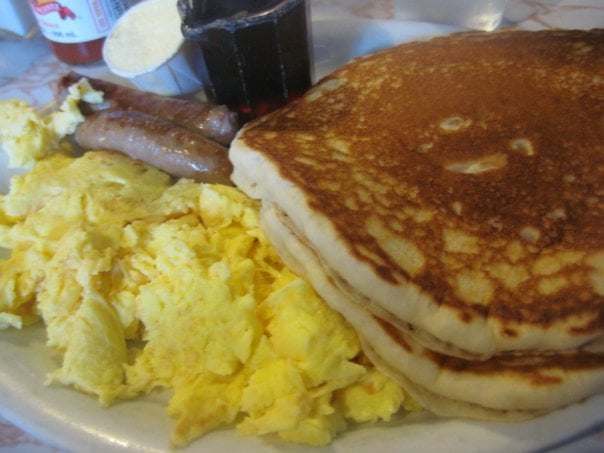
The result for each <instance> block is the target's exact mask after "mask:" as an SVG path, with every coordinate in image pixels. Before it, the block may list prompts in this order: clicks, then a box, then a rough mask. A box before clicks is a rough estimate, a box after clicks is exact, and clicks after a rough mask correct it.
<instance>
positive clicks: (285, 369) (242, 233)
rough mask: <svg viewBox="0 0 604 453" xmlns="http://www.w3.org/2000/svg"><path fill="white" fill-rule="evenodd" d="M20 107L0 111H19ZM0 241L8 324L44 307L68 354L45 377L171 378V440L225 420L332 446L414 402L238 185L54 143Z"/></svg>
mask: <svg viewBox="0 0 604 453" xmlns="http://www.w3.org/2000/svg"><path fill="white" fill-rule="evenodd" d="M11 105H12V106H11V107H7V105H4V106H0V116H1V117H2V118H4V119H5V120H6V118H8V117H10V116H11V115H15V116H20V115H21V114H22V113H23V108H24V106H23V105H22V104H20V103H16V104H11ZM29 118H32V117H31V116H30V117H29ZM28 121H29V120H28ZM4 124H6V123H3V124H2V125H0V127H2V132H3V133H4ZM49 124H50V123H49V122H48V121H47V120H44V121H42V122H36V121H34V122H33V123H27V124H26V125H25V126H23V129H22V131H21V132H19V131H18V130H17V129H14V131H13V135H12V137H14V139H13V138H11V140H16V142H18V143H20V145H19V146H20V149H21V151H19V153H18V155H17V158H16V159H15V160H16V161H17V162H20V163H23V162H29V163H31V162H32V161H33V160H39V159H41V158H40V150H41V147H39V146H38V144H39V143H44V146H49V145H48V143H49V142H47V141H45V140H46V139H39V137H43V136H44V133H45V132H44V131H46V132H48V130H55V129H53V126H49ZM40 128H42V130H40ZM49 134H50V135H53V134H54V132H53V133H49ZM3 136H4V137H6V136H5V135H3ZM55 137H56V135H55ZM53 140H54V139H53ZM51 141H52V140H51ZM53 143H55V144H56V145H57V146H54V149H55V150H56V149H60V147H61V146H60V144H58V143H57V142H53ZM27 149H29V150H30V151H31V153H34V154H37V156H36V157H31V156H29V157H28V153H27ZM42 154H45V152H42ZM0 247H4V248H7V249H10V250H11V253H10V257H9V258H8V259H3V260H2V259H0V329H2V328H21V327H22V326H24V325H27V324H30V323H33V322H35V321H36V320H38V319H42V320H43V322H44V323H45V324H46V327H47V332H48V345H49V346H50V347H52V348H54V349H56V350H58V351H59V352H60V353H61V356H62V364H61V366H60V368H59V369H57V370H55V371H54V372H53V373H51V375H50V376H49V377H48V382H49V383H51V384H52V383H55V384H56V383H58V384H63V385H68V386H73V387H74V388H76V389H78V390H80V391H83V392H86V393H89V394H92V395H95V396H97V397H98V399H99V401H100V403H101V404H103V405H110V404H111V403H112V402H114V401H115V400H117V399H125V398H134V397H136V396H138V395H141V394H146V393H149V392H152V391H154V390H158V389H169V390H171V392H172V393H171V395H172V396H171V399H170V402H169V406H168V412H169V414H170V415H171V416H172V417H173V418H174V419H175V427H174V430H173V434H172V443H173V444H174V445H176V446H182V445H186V444H187V443H189V442H190V441H191V440H193V439H195V438H196V437H198V436H200V435H203V434H204V433H206V432H208V431H209V430H212V429H215V428H217V427H220V426H224V425H234V426H236V429H237V430H238V432H239V433H241V434H245V435H265V434H276V435H278V436H280V437H281V438H282V439H284V440H286V441H291V442H297V443H304V444H310V445H324V444H327V443H329V442H330V441H331V440H332V439H333V437H334V436H335V435H336V434H337V433H338V432H340V431H342V430H344V429H345V428H346V427H347V426H348V425H349V423H355V422H375V421H378V420H389V419H390V418H391V417H392V416H393V415H394V414H395V413H397V412H399V410H400V409H401V407H403V408H405V409H407V410H415V409H417V406H416V405H415V403H414V402H413V401H412V400H411V399H410V398H409V397H408V396H407V395H406V394H405V393H404V391H403V390H402V389H401V388H400V387H399V386H398V385H396V384H395V383H394V382H393V381H391V380H390V379H388V378H387V377H386V376H384V375H383V374H381V373H379V372H378V371H377V370H376V369H375V368H373V367H372V366H371V365H370V364H369V362H368V361H367V360H366V359H365V358H364V356H363V355H362V352H361V350H360V347H359V340H358V338H357V336H356V334H355V332H354V331H353V329H352V328H351V327H350V326H349V325H348V324H347V323H346V322H345V320H344V319H343V318H342V317H341V316H340V315H339V314H338V313H336V312H335V311H333V310H331V309H330V308H329V307H328V306H327V305H326V304H325V303H324V301H323V300H322V299H320V298H319V297H318V296H317V295H316V294H315V292H314V291H313V289H312V288H311V287H310V286H309V284H308V283H307V282H306V281H304V280H303V279H301V278H299V277H297V276H296V275H294V274H293V273H291V272H290V271H289V270H288V269H287V268H286V267H285V266H284V264H283V263H282V261H281V260H280V258H279V257H278V255H277V254H276V252H275V251H274V250H273V248H272V247H271V246H270V244H269V243H268V242H267V239H266V238H265V236H264V235H263V233H262V231H261V230H260V229H259V226H258V205H257V203H256V202H255V201H253V200H250V199H249V198H247V197H246V196H245V195H243V194H242V193H241V192H239V191H238V190H237V189H235V188H232V187H226V186H218V185H203V184H197V183H194V182H192V181H189V180H180V181H178V182H177V183H175V184H173V183H172V182H171V180H170V177H169V176H168V175H166V174H164V173H162V172H160V171H159V170H156V169H154V168H152V167H149V166H147V165H145V164H142V163H139V162H136V161H133V160H131V159H129V158H128V157H125V156H122V155H119V154H115V153H110V152H105V151H98V152H88V153H86V154H84V155H83V156H82V157H79V158H74V157H70V156H66V155H64V154H62V153H58V154H52V155H50V156H48V157H45V158H42V159H41V160H40V162H38V163H37V164H36V165H35V166H34V167H33V168H32V170H31V171H30V172H28V173H25V174H22V175H18V176H15V177H13V180H12V181H11V190H10V193H9V194H7V195H4V196H0Z"/></svg>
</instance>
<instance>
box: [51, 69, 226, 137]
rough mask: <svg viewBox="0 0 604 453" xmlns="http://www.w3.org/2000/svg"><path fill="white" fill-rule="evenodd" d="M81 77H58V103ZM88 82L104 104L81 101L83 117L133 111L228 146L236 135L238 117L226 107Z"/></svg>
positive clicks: (97, 82)
mask: <svg viewBox="0 0 604 453" xmlns="http://www.w3.org/2000/svg"><path fill="white" fill-rule="evenodd" d="M83 77H84V76H82V75H80V74H77V73H75V72H69V73H67V74H65V75H64V76H63V77H61V78H60V79H59V80H58V82H57V86H56V90H55V98H56V99H57V101H58V102H59V103H60V102H62V100H63V99H65V97H66V96H67V88H69V87H70V86H71V85H73V84H74V83H77V82H78V81H79V80H80V79H82V78H83ZM87 79H88V81H89V82H90V85H91V86H92V87H93V88H94V89H95V90H98V91H102V92H103V93H104V102H103V103H101V104H88V103H86V102H82V103H81V106H80V109H81V110H82V113H83V114H84V115H87V114H91V113H93V112H96V111H101V110H108V109H112V110H133V111H137V112H142V113H146V114H148V115H152V116H158V117H160V118H164V119H166V120H169V121H172V122H174V123H176V124H179V125H181V126H183V127H186V128H188V129H191V130H194V131H197V132H200V133H201V134H202V135H203V136H205V137H207V138H209V139H210V140H214V141H216V142H218V143H222V144H223V145H228V144H229V143H230V142H231V140H232V139H233V137H234V136H235V134H236V132H237V114H236V113H234V112H232V111H230V110H229V109H228V107H226V106H225V105H213V104H209V103H204V102H198V101H193V100H188V99H178V98H171V97H166V96H159V95H156V94H153V93H146V92H144V91H140V90H137V89H134V88H128V87H125V86H122V85H118V84H115V83H112V82H107V81H105V80H100V79H94V78H90V77H87Z"/></svg>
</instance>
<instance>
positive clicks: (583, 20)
mask: <svg viewBox="0 0 604 453" xmlns="http://www.w3.org/2000/svg"><path fill="white" fill-rule="evenodd" d="M311 2H312V12H313V18H327V17H337V18H339V19H345V18H365V19H379V20H397V19H401V18H402V17H403V13H402V11H401V10H400V6H399V5H398V3H399V2H397V0H311ZM502 26H504V27H515V28H520V29H525V30H538V29H544V28H580V29H590V28H598V27H604V0H509V2H508V5H507V7H506V11H505V13H504V20H503V22H502ZM69 69H70V67H69V66H67V65H66V64H64V63H62V62H60V61H58V60H57V59H56V58H55V57H54V55H53V54H52V52H51V51H50V50H49V47H48V45H47V43H46V42H45V41H44V39H43V38H42V37H40V36H39V35H34V37H32V38H30V39H28V40H21V41H18V40H10V39H4V40H0V100H5V99H10V98H15V97H16V98H20V99H23V100H25V101H28V102H30V103H31V104H33V105H36V106H43V105H45V104H46V103H47V102H49V101H50V100H51V98H52V91H51V84H52V83H53V81H54V80H55V79H56V75H57V74H61V73H63V72H65V71H67V70H69ZM75 69H76V70H78V71H80V72H88V73H91V75H92V73H94V72H95V71H104V70H105V67H104V66H103V65H102V64H98V65H92V66H87V67H85V68H80V67H77V68H75ZM105 72H106V71H105ZM9 451H10V452H27V453H30V452H32V453H35V452H39V453H49V452H62V450H59V449H57V448H55V447H53V446H52V445H49V444H46V443H44V442H42V441H40V440H38V439H36V438H35V437H33V436H31V435H29V434H28V433H26V432H24V431H23V430H21V429H20V428H19V427H17V426H15V425H14V424H12V423H11V422H10V421H8V420H5V419H3V418H2V417H0V453H6V452H9ZM556 451H557V452H558V453H561V452H571V451H572V452H573V453H574V452H592V451H594V452H595V451H604V430H600V431H598V432H594V433H593V434H592V435H591V436H589V437H588V438H585V439H582V440H580V441H578V442H577V443H574V444H572V445H569V446H566V447H564V448H562V449H559V450H556Z"/></svg>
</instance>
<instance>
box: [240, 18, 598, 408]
mask: <svg viewBox="0 0 604 453" xmlns="http://www.w3.org/2000/svg"><path fill="white" fill-rule="evenodd" d="M603 143H604V30H591V31H574V30H571V31H564V30H547V31H540V32H527V31H501V32H497V33H490V34H488V33H479V32H471V33H460V34H455V35H450V36H447V37H440V38H434V39H432V40H429V41H422V42H414V43H409V44H403V45H400V46H397V47H395V48H392V49H388V50H385V51H382V52H378V53H376V54H373V55H370V56H367V57H363V58H360V59H358V60H355V61H353V62H351V63H349V64H348V65H346V66H345V67H343V68H342V69H340V70H338V71H336V72H334V73H333V74H331V75H330V76H328V77H326V78H324V79H323V80H321V81H320V82H319V83H318V85H317V86H315V87H314V88H313V89H312V90H311V91H310V92H309V93H308V94H307V95H306V96H304V97H303V98H302V99H300V100H298V101H296V102H294V103H292V104H290V105H289V106H287V107H285V108H284V109H281V110H279V111H277V112H275V113H273V114H270V115H267V116H266V117H263V118H261V119H259V120H257V121H255V122H253V123H250V124H249V125H247V126H246V127H245V128H244V129H243V130H242V131H241V132H240V133H239V134H238V136H237V138H236V139H235V140H234V142H233V143H232V145H231V148H230V151H229V156H230V159H231V161H232V162H233V166H234V173H233V175H232V179H233V180H234V182H235V183H236V184H237V185H238V186H239V187H240V188H241V189H242V190H243V191H245V192H246V193H247V194H248V195H250V196H251V197H253V198H258V199H261V200H262V203H263V212H264V213H265V216H264V228H265V230H266V231H267V235H268V237H269V239H270V240H271V241H272V242H273V243H274V244H275V246H276V247H277V249H278V250H279V251H280V253H281V254H282V255H283V256H284V259H285V260H286V262H288V264H290V265H291V266H293V267H294V269H296V270H297V272H299V273H300V274H302V275H304V276H306V277H307V278H308V279H309V281H310V282H311V283H312V284H313V286H314V287H315V289H317V291H318V292H319V293H320V294H321V295H322V297H324V298H325V300H326V301H327V302H328V303H329V304H331V305H332V307H333V308H335V309H336V310H338V311H340V312H341V313H342V314H343V315H344V316H345V317H346V318H347V319H348V320H349V321H350V322H351V323H352V324H353V326H354V327H355V328H356V329H357V331H358V332H359V334H360V336H361V338H362V340H363V342H364V343H365V345H366V350H367V352H368V355H370V356H371V357H373V360H374V361H375V363H376V365H378V366H380V367H381V368H382V369H383V370H384V371H385V372H389V373H390V374H391V375H393V377H395V378H397V379H398V380H399V382H401V384H402V385H403V386H406V388H407V389H408V390H409V391H410V392H411V393H413V391H412V390H411V388H415V389H416V394H417V395H420V394H421V395H424V397H423V400H425V401H426V404H427V405H428V407H431V408H432V409H433V410H435V411H436V412H439V410H438V409H437V407H441V408H442V407H446V408H447V409H446V410H443V409H440V412H441V413H444V412H447V413H449V414H450V413H453V414H458V415H467V416H471V415H470V413H474V414H476V416H477V417H479V418H481V417H482V418H499V417H503V418H506V417H508V416H510V414H515V415H514V416H513V417H512V418H518V417H523V416H532V415H536V414H539V413H542V412H543V411H549V410H552V409H554V408H557V407H562V406H564V405H566V404H570V403H571V402H573V401H578V400H580V399H582V398H585V397H587V396H589V395H593V394H595V393H599V392H602V390H604V356H603V355H602V348H601V345H602V344H603V343H604V234H603V232H602V225H604V222H603V220H604V199H603V198H604V145H603ZM303 256H304V257H306V259H305V260H302V259H301V257H303ZM487 370H488V372H487ZM541 377H544V379H541ZM468 386H470V387H468ZM472 386H473V387H472ZM467 388H476V389H477V392H476V395H469V394H468V393H469V392H468V391H467ZM464 389H466V390H465V391H464ZM473 393H474V392H473ZM426 395H429V396H426ZM418 399H419V400H420V401H423V400H422V399H421V398H419V397H418ZM443 401H444V402H445V403H444V404H441V403H442V402H443ZM451 408H455V409H451ZM488 414H491V415H488ZM502 414H505V415H502ZM445 415H446V414H445Z"/></svg>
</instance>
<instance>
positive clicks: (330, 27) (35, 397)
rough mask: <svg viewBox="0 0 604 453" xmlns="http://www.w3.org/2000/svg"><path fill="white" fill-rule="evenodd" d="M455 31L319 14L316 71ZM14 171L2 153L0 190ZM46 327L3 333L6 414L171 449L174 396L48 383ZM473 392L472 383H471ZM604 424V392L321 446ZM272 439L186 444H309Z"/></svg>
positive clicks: (474, 444)
mask: <svg viewBox="0 0 604 453" xmlns="http://www.w3.org/2000/svg"><path fill="white" fill-rule="evenodd" d="M452 31H455V29H454V28H452V27H449V26H442V25H434V24H425V23H409V22H407V23H403V22H387V21H363V20H356V21H318V22H315V23H313V35H314V37H315V55H314V56H315V60H316V66H315V76H316V78H317V79H319V78H320V77H322V76H323V75H325V74H327V73H328V72H330V71H331V70H333V69H335V68H336V67H338V66H340V65H341V64H343V63H345V62H346V61H348V60H349V59H351V58H354V57H356V56H359V55H362V54H365V53H368V52H371V51H375V50H378V49H380V48H384V47H389V46H392V45H394V44H396V43H399V42H402V41H408V40H412V39H423V38H427V37H430V36H434V35H439V34H445V33H449V32H452ZM10 174H11V172H9V171H7V169H6V159H5V156H4V153H0V190H1V191H2V192H6V190H7V189H8V180H9V177H10ZM45 340H46V336H45V330H44V327H43V326H41V325H38V326H35V327H31V328H26V329H24V330H23V331H6V332H0V414H1V415H3V416H4V417H6V418H7V419H9V420H11V421H12V422H13V423H15V424H17V425H18V426H20V427H22V428H23V429H25V430H26V431H28V432H30V433H32V434H34V435H35V436H38V437H39V438H41V439H43V440H45V441H47V442H50V443H53V444H55V445H57V446H59V447H61V448H65V449H68V450H72V451H78V452H81V451H86V452H105V451H108V450H113V451H116V450H117V451H119V450H129V451H145V452H154V451H167V450H168V449H169V448H168V439H169V435H170V430H171V420H170V419H169V418H168V416H167V414H166V401H167V399H168V397H169V395H167V394H164V395H152V396H149V397H145V398H140V399H137V400H134V401H127V402H121V403H118V404H116V405H115V406H112V407H110V408H101V407H100V406H99V405H98V403H97V401H96V399H94V398H91V397H88V396H86V395H83V394H80V393H78V392H76V391H74V390H72V389H69V388H63V387H54V386H53V387H45V386H44V380H45V376H46V374H47V373H48V372H50V371H52V370H54V369H56V368H57V367H58V365H59V357H58V356H57V355H55V354H53V353H52V352H51V351H49V350H48V349H47V348H46V346H45ZM468 391H471V389H468ZM603 426H604V395H603V396H599V397H596V398H592V399H591V400H589V401H587V402H585V403H582V404H578V405H575V406H572V407H569V408H567V409H565V410H562V411H558V412H555V413H552V414H550V415H548V416H546V417H542V418H539V419H536V420H531V421H528V422H524V423H517V424H505V423H479V422H470V421H462V420H439V419H436V418H433V417H430V416H428V415H427V414H414V415H413V416H408V417H403V418H402V419H400V420H396V421H394V422H392V423H389V424H380V425H377V426H365V427H359V428H358V429H354V430H351V431H349V432H347V433H345V434H343V435H341V436H340V437H339V438H338V439H337V440H336V441H335V442H334V443H333V445H331V446H329V447H325V448H317V449H313V452H317V453H323V452H347V453H351V452H366V451H372V452H387V451H397V452H403V451H414V452H415V451H434V452H437V451H447V452H457V451H459V452H472V451H489V452H510V451H513V452H518V451H535V450H546V449H550V448H552V447H556V446H558V447H560V446H561V445H567V444H570V443H572V442H574V441H575V440H577V439H580V438H583V437H584V436H586V435H588V434H589V433H591V432H593V431H594V430H596V429H599V428H600V429H601V428H602V427H603ZM308 449H309V448H308V447H301V446H296V445H290V444H287V445H286V444H283V443H281V442H278V441H275V440H274V439H261V438H254V437H252V438H249V437H245V438H241V437H237V436H236V435H235V432H234V431H233V430H231V429H224V430H220V431H216V432H213V433H211V434H209V435H207V436H205V437H203V438H201V439H198V440H197V441H195V442H194V443H193V444H192V445H190V446H189V447H188V448H186V449H185V450H183V451H185V452H189V451H191V452H192V451H195V452H202V451H203V452H205V451H208V452H210V451H212V452H213V451H225V452H226V451H228V452H237V451H246V452H250V453H251V452H277V451H285V450H287V451H288V452H296V451H307V450H308Z"/></svg>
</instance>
